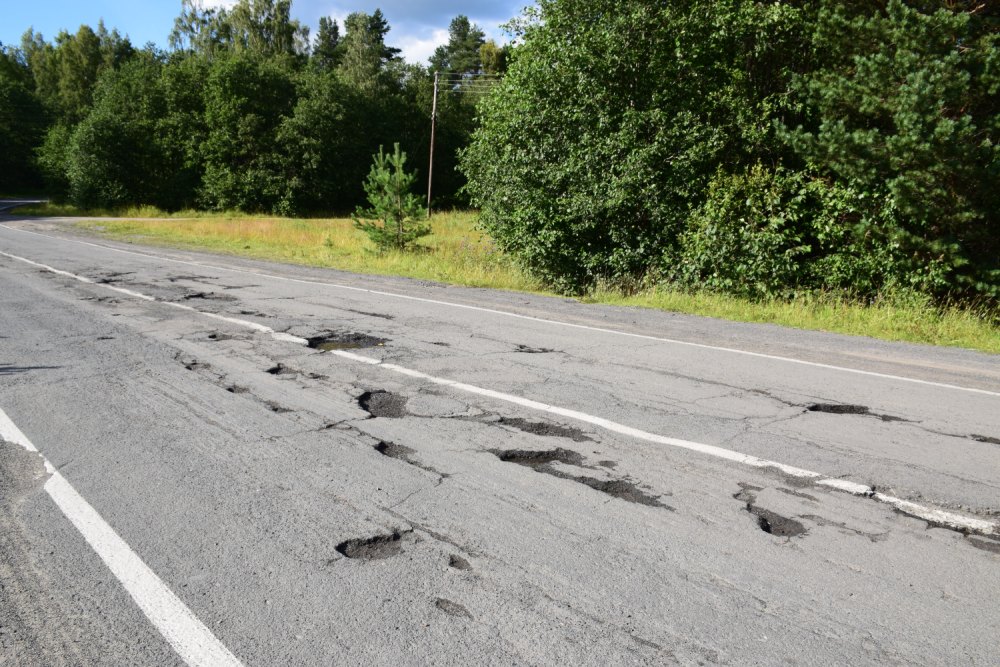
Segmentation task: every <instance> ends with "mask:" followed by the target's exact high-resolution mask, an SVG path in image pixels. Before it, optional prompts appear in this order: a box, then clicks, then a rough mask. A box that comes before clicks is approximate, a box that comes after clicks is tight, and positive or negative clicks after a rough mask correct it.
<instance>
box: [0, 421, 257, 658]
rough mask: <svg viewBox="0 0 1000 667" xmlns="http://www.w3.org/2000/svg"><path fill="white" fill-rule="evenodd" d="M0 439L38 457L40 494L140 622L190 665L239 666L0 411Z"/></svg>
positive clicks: (231, 655)
mask: <svg viewBox="0 0 1000 667" xmlns="http://www.w3.org/2000/svg"><path fill="white" fill-rule="evenodd" d="M0 438H2V439H3V440H6V441H8V442H12V443H14V444H17V445H20V446H21V447H24V448H25V449H26V450H28V451H29V452H34V453H37V454H38V455H39V456H41V457H42V461H43V462H44V464H45V470H46V471H47V472H48V473H49V475H50V477H49V479H48V480H47V481H46V482H45V486H44V487H43V488H44V489H45V492H46V493H48V494H49V497H51V498H52V500H53V501H54V502H55V504H56V506H58V507H59V509H60V510H62V513H63V514H64V515H66V518H67V519H69V520H70V522H71V523H72V524H73V525H74V526H75V527H76V529H77V530H79V531H80V534H81V535H83V538H84V539H85V540H86V541H87V543H88V544H89V545H90V546H91V547H92V548H93V550H94V551H95V552H96V553H97V555H98V556H99V557H100V558H101V560H102V561H104V564H105V565H107V566H108V569H109V570H111V573H112V574H114V575H115V577H116V578H117V579H118V581H120V582H121V584H122V586H123V587H124V588H125V590H126V591H128V594H129V595H131V596H132V599H133V600H135V603H136V604H137V605H138V606H139V609H141V610H142V613H144V614H145V615H146V618H148V619H149V621H150V622H151V623H152V624H153V626H154V627H156V629H157V630H158V631H159V632H160V634H162V635H163V637H164V639H166V640H167V642H168V643H169V644H170V646H171V647H172V648H173V649H174V650H175V651H176V652H177V654H178V655H179V656H180V657H181V658H182V659H183V660H184V662H186V663H187V664H189V665H192V667H195V666H197V667H242V664H243V663H241V662H240V661H239V659H238V658H237V657H236V656H234V655H233V654H232V653H231V652H230V651H229V649H227V648H226V647H225V646H224V645H223V644H222V642H220V641H219V639H218V638H217V637H216V636H215V635H214V634H212V631H211V630H209V629H208V628H207V627H205V625H204V624H203V623H202V622H201V621H199V620H198V618H197V617H196V616H195V615H194V613H193V612H192V611H191V610H190V609H188V607H187V606H186V605H185V604H184V603H183V602H181V600H180V598H178V597H177V596H176V595H174V593H173V591H171V590H170V588H169V587H168V586H167V585H166V584H165V583H164V582H163V580H162V579H160V578H159V577H158V576H156V573H155V572H153V571H152V570H151V569H149V566H148V565H146V563H144V562H143V560H142V559H141V558H139V556H138V555H137V554H136V553H135V552H134V551H132V548H131V547H130V546H129V545H128V544H127V543H126V542H125V541H124V540H123V539H122V538H121V537H119V536H118V533H116V532H115V530H114V528H112V527H111V526H110V525H108V523H107V522H106V521H105V520H104V519H103V518H101V515H100V514H98V513H97V510H95V509H94V508H93V507H92V506H91V505H90V503H88V502H87V501H86V500H85V499H84V498H83V496H81V495H80V494H79V493H77V491H76V489H74V488H73V486H72V485H71V484H70V483H69V482H68V481H66V478H65V477H63V476H62V475H61V474H59V472H58V471H57V470H56V469H55V468H54V467H53V466H52V464H51V463H49V460H48V459H46V458H45V457H44V456H42V455H41V454H40V453H39V452H38V448H37V447H35V445H34V444H32V442H31V441H30V440H28V438H27V436H25V435H24V433H22V432H21V429H19V428H18V427H17V426H16V425H15V424H14V422H12V421H11V420H10V417H8V416H7V414H6V413H5V412H4V411H3V410H0Z"/></svg>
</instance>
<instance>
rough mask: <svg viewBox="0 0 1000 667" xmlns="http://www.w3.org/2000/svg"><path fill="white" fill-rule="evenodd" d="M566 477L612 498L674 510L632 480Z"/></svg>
mask: <svg viewBox="0 0 1000 667" xmlns="http://www.w3.org/2000/svg"><path fill="white" fill-rule="evenodd" d="M549 474H555V475H556V476H557V477H561V476H562V474H561V473H559V472H558V471H556V472H555V473H549ZM566 479H571V480H573V481H574V482H577V483H579V484H583V485H584V486H589V487H590V488H592V489H594V490H595V491H600V492H601V493H604V494H607V495H609V496H611V497H612V498H618V499H620V500H624V501H627V502H630V503H635V504H637V505H646V506H647V507H662V508H663V509H669V510H673V508H672V507H670V506H669V505H666V504H664V503H663V502H661V501H660V499H659V498H657V497H656V496H654V495H651V494H649V493H646V492H645V491H643V490H642V489H640V488H639V487H638V486H636V485H635V484H633V483H632V482H628V481H626V480H624V479H597V478H595V477H574V476H573V475H566Z"/></svg>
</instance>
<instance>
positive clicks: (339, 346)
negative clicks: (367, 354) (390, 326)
mask: <svg viewBox="0 0 1000 667" xmlns="http://www.w3.org/2000/svg"><path fill="white" fill-rule="evenodd" d="M306 340H307V341H308V345H309V347H311V348H312V349H314V350H322V351H323V352H329V351H330V350H357V349H360V348H365V347H381V346H383V345H385V344H386V343H388V342H389V339H388V338H378V337H377V336H370V335H368V334H363V333H357V332H352V331H348V332H330V333H325V334H319V335H317V336H313V337H312V338H307V339H306Z"/></svg>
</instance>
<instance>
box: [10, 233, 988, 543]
mask: <svg viewBox="0 0 1000 667" xmlns="http://www.w3.org/2000/svg"><path fill="white" fill-rule="evenodd" d="M0 226H2V225H0ZM17 231H20V230H17ZM29 233H33V232H29ZM40 236H44V235H40ZM88 245H93V244H88ZM98 247H104V246H98ZM109 250H114V248H109ZM120 252H127V251H120ZM133 254H140V253H133ZM0 255H4V256H6V257H10V258H12V259H17V260H21V261H24V262H27V263H29V264H32V265H34V266H38V267H41V268H43V269H46V270H49V271H53V272H55V273H59V274H60V275H64V276H69V277H71V278H75V279H77V280H79V281H81V282H85V283H91V284H100V285H101V287H106V288H108V289H111V290H115V291H117V292H122V293H125V294H130V295H133V296H138V297H141V298H143V299H146V300H147V301H155V302H157V303H163V304H165V305H168V306H174V307H176V308H180V309H182V310H187V311H190V312H194V313H198V314H199V315H205V316H206V317H213V318H216V319H221V320H225V321H227V322H231V323H233V324H237V325H242V326H246V327H249V328H251V329H255V330H257V331H260V332H262V333H267V334H269V335H271V336H272V337H273V338H274V339H276V340H280V341H284V342H291V343H296V344H298V345H306V344H308V341H307V340H306V339H305V338H299V337H298V336H292V335H290V334H287V333H282V332H280V331H275V330H274V329H271V328H270V327H266V326H264V325H262V324H257V323H256V322H250V321H249V320H240V319H238V318H233V317H224V316H222V315H216V314H215V313H206V312H204V311H201V310H198V309H197V308H192V307H191V306H187V305H183V304H178V303H173V302H171V301H159V300H157V299H155V298H153V297H151V296H146V295H145V294H139V293H138V292H133V291H131V290H126V289H124V288H121V287H114V286H112V285H107V284H101V283H95V282H94V281H93V280H90V279H89V278H85V277H83V276H77V275H75V274H72V273H68V272H66V271H59V270H58V269H53V268H52V267H50V266H47V265H45V264H39V263H38V262H33V261H31V260H29V259H25V258H23V257H18V256H17V255H11V254H9V253H6V252H0ZM149 257H151V258H154V259H155V256H153V255H149ZM174 261H179V260H174ZM196 266H203V267H204V268H219V267H209V266H206V265H201V264H196ZM222 270H226V269H222ZM285 280H295V279H293V278H287V279H285ZM298 282H308V281H298ZM318 284H327V283H318ZM349 289H360V288H349ZM362 291H370V290H362ZM375 293H378V292H375ZM403 298H414V299H416V297H403ZM418 300H422V301H423V300H426V299H418ZM479 310H483V309H479ZM491 312H493V311H491ZM496 312H500V311H496ZM515 317H526V316H522V315H515ZM529 319H534V318H529ZM569 326H578V325H569ZM583 328H590V327H583ZM626 335H632V334H626ZM330 353H331V354H335V355H337V356H339V357H343V358H345V359H351V360H353V361H359V362H362V363H365V364H370V365H373V366H380V367H382V368H385V369H387V370H391V371H394V372H396V373H400V374H402V375H407V376H409V377H413V378H417V379H420V380H426V381H428V382H433V383H434V384H439V385H444V386H447V387H453V388H455V389H459V390H461V391H465V392H469V393H472V394H478V395H480V396H486V397H488V398H493V399H496V400H499V401H505V402H507V403H514V404H515V405H520V406H522V407H526V408H530V409H533V410H541V411H543V412H549V413H551V414H555V415H559V416H561V417H567V418H569V419H575V420H578V421H582V422H585V423H587V424H593V425H594V426H600V427H601V428H604V429H607V430H609V431H613V432H615V433H620V434H622V435H627V436H629V437H633V438H637V439H640V440H647V441H649V442H655V443H658V444H662V445H669V446H671V447H679V448H681V449H688V450H691V451H695V452H699V453H701V454H706V455H708V456H713V457H715V458H720V459H725V460H727V461H733V462H735V463H741V464H743V465H748V466H751V467H754V468H774V469H777V470H780V471H781V472H783V473H785V474H787V475H791V476H793V477H798V478H800V479H808V480H810V481H811V482H812V483H813V484H816V485H819V486H825V487H828V488H831V489H835V490H837V491H843V492H845V493H850V494H852V495H855V496H863V497H867V498H873V499H875V500H878V501H879V502H883V503H887V504H889V505H892V506H893V507H896V508H897V509H899V510H900V511H903V512H906V513H909V514H913V515H915V516H918V517H920V518H922V519H925V520H928V521H933V522H935V523H939V524H942V525H946V526H951V527H952V528H956V529H958V530H968V531H973V532H977V533H982V534H984V535H1000V525H997V524H994V523H992V522H989V521H983V520H981V519H974V518H972V517H967V516H962V515H960V514H954V513H951V512H945V511H943V510H938V509H934V508H931V507H925V506H923V505H918V504H916V503H911V502H909V501H907V500H903V499H901V498H896V497H894V496H887V495H884V494H881V493H875V491H874V489H872V488H871V487H870V486H867V485H864V484H858V483H857V482H851V481H848V480H843V479H837V478H831V477H826V476H825V475H823V474H822V473H818V472H813V471H811V470H805V469H803V468H797V467H795V466H791V465H788V464H785V463H779V462H777V461H770V460H768V459H761V458H758V457H756V456H751V455H749V454H741V453H740V452H736V451H733V450H731V449H724V448H722V447H716V446H715V445H707V444H703V443H700V442H692V441H690V440H681V439H678V438H670V437H667V436H663V435H658V434H656V433H649V432H647V431H642V430H640V429H637V428H632V427H631V426H625V425H624V424H619V423H617V422H613V421H611V420H608V419H604V418H603V417H595V416H593V415H589V414H587V413H584V412H578V411H576V410H570V409H568V408H560V407H557V406H554V405H548V404H546V403H540V402H538V401H533V400H531V399H529V398H522V397H520V396H514V395H512V394H505V393H503V392H499V391H494V390H492V389H485V388H483V387H477V386H475V385H471V384H465V383H463V382H458V381H456V380H448V379H446V378H439V377H436V376H433V375H428V374H426V373H422V372H420V371H416V370H412V369H409V368H404V367H403V366H397V365H396V364H389V363H385V362H383V361H382V360H381V359H374V358H372V357H365V356H362V355H360V354H354V353H352V352H344V351H341V350H330ZM748 354H751V353H748ZM758 356H761V355H758ZM803 363H807V362H803ZM859 372H861V371H859ZM876 375H877V374H876ZM889 377H892V376H889ZM901 379H905V378H901ZM912 381H913V382H922V381H920V380H912ZM924 384H934V383H924ZM943 386H950V385H943ZM953 388H956V389H962V387H953ZM968 391H978V392H981V393H985V394H993V393H994V392H988V391H985V390H977V389H968ZM997 395H1000V394H997Z"/></svg>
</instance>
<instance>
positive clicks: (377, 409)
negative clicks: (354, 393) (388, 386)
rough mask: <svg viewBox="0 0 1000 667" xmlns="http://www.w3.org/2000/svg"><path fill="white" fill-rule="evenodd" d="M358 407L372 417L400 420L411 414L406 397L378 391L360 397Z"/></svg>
mask: <svg viewBox="0 0 1000 667" xmlns="http://www.w3.org/2000/svg"><path fill="white" fill-rule="evenodd" d="M358 405H359V406H360V407H361V409H362V410H364V411H365V412H367V413H368V414H370V415H371V416H372V417H388V418H390V419H399V418H400V417H405V416H406V415H407V414H409V413H408V412H407V411H406V397H405V396H400V395H399V394H394V393H392V392H390V391H385V390H383V389H377V390H375V391H366V392H365V393H363V394H361V395H360V396H358Z"/></svg>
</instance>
